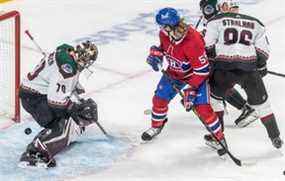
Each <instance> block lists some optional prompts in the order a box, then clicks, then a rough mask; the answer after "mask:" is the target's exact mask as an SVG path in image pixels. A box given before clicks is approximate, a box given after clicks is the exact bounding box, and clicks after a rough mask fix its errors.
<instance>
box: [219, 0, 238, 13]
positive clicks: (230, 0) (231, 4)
mask: <svg viewBox="0 0 285 181" xmlns="http://www.w3.org/2000/svg"><path fill="white" fill-rule="evenodd" d="M231 8H239V2H238V1H237V0H218V2H217V9H219V10H220V11H222V12H224V11H229V10H230V9H231Z"/></svg>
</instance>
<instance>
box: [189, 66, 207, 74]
mask: <svg viewBox="0 0 285 181" xmlns="http://www.w3.org/2000/svg"><path fill="white" fill-rule="evenodd" d="M193 71H194V72H195V73H208V72H209V71H210V67H209V66H206V67H203V68H202V69H194V70H193Z"/></svg>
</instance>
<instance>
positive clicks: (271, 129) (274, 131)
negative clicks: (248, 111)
mask: <svg viewBox="0 0 285 181" xmlns="http://www.w3.org/2000/svg"><path fill="white" fill-rule="evenodd" d="M260 120H261V122H262V123H263V125H264V126H265V128H266V131H267V134H268V136H269V138H271V139H273V138H276V137H279V135H280V131H279V128H278V125H277V123H276V119H275V116H274V114H270V115H267V116H264V117H262V118H260Z"/></svg>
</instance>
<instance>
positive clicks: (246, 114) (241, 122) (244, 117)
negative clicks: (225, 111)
mask: <svg viewBox="0 0 285 181" xmlns="http://www.w3.org/2000/svg"><path fill="white" fill-rule="evenodd" d="M257 119H258V116H257V114H256V112H255V110H254V109H253V108H251V107H250V106H249V105H248V104H245V105H244V107H243V108H242V113H241V115H240V116H239V117H238V118H237V119H236V120H235V124H236V125H237V126H238V127H240V128H244V127H246V126H248V125H249V124H250V123H252V122H254V121H255V120H257Z"/></svg>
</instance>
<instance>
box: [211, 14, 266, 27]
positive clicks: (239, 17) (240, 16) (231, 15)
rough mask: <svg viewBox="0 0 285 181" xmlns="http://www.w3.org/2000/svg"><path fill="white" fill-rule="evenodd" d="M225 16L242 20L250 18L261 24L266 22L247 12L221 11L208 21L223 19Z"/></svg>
mask: <svg viewBox="0 0 285 181" xmlns="http://www.w3.org/2000/svg"><path fill="white" fill-rule="evenodd" d="M225 18H232V19H242V20H249V21H254V22H256V23H258V24H260V25H261V26H264V24H263V23H262V22H261V21H260V20H259V19H257V18H255V17H253V16H249V15H245V14H240V13H230V12H229V13H220V14H217V15H215V16H213V17H212V18H211V19H209V20H208V23H210V22H214V21H217V20H222V19H225Z"/></svg>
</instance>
